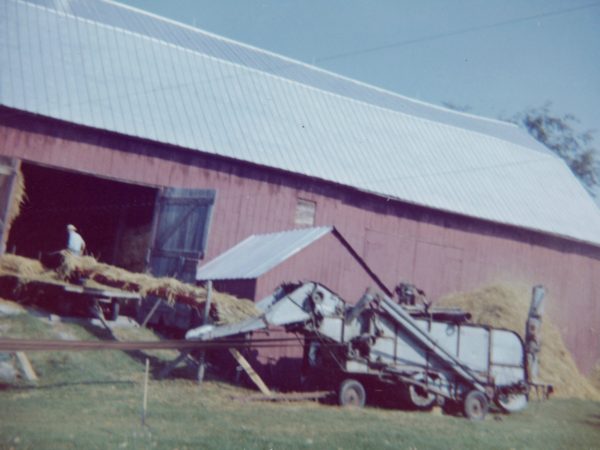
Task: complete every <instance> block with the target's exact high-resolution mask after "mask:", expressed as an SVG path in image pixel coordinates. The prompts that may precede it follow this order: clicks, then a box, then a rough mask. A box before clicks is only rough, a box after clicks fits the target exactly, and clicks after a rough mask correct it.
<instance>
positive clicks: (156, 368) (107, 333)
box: [79, 320, 168, 378]
mask: <svg viewBox="0 0 600 450" xmlns="http://www.w3.org/2000/svg"><path fill="white" fill-rule="evenodd" d="M79 324H80V325H81V326H82V327H83V328H84V329H85V330H86V331H87V332H88V333H90V334H91V335H93V336H95V337H96V338H98V339H99V340H101V341H118V339H117V338H116V337H115V335H114V334H113V333H112V331H111V330H107V329H106V328H100V327H99V326H97V325H94V324H93V323H92V322H91V321H86V320H82V321H81V322H79ZM122 352H123V353H125V354H126V355H128V356H129V357H130V358H131V359H133V360H134V361H136V362H138V363H140V364H146V359H148V361H149V363H150V374H151V375H152V377H153V378H158V376H159V374H160V373H161V371H162V369H163V367H164V366H165V365H166V364H167V363H168V362H165V361H164V360H163V359H161V358H158V357H156V356H152V355H148V354H147V353H144V352H143V351H141V350H122Z"/></svg>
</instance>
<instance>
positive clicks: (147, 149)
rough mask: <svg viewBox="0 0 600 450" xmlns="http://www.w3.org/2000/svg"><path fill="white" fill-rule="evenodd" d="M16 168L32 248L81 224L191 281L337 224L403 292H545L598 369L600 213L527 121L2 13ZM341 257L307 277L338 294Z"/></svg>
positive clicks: (163, 29) (178, 38) (239, 47)
mask: <svg viewBox="0 0 600 450" xmlns="http://www.w3.org/2000/svg"><path fill="white" fill-rule="evenodd" d="M0 155H1V156H0V158H1V159H0V162H2V171H1V172H0V174H1V175H0V176H2V184H1V185H0V193H1V194H2V195H1V196H0V217H1V218H5V217H6V214H5V211H6V210H7V203H8V202H7V198H8V193H9V191H10V188H11V186H12V185H13V184H14V183H13V180H14V173H15V167H17V166H19V165H20V167H21V170H22V172H23V174H24V177H25V182H26V186H27V193H28V197H29V200H28V202H27V203H26V204H25V205H24V207H23V208H22V212H21V215H20V216H19V218H18V219H17V221H16V222H15V224H14V226H13V227H12V231H11V232H10V235H8V233H7V230H6V228H3V229H4V233H3V234H4V242H5V244H6V246H7V247H8V249H9V250H10V249H14V250H15V251H16V252H17V253H20V254H24V255H31V256H35V255H37V254H38V252H40V251H45V250H55V249H56V248H58V247H59V246H60V245H61V242H62V240H63V237H64V236H63V234H64V226H65V225H66V224H67V223H74V224H76V225H77V226H78V228H79V229H80V230H81V232H82V234H83V235H84V237H85V238H86V240H87V242H88V248H89V249H90V250H91V251H92V253H94V254H95V255H96V256H98V257H99V258H100V259H101V260H104V261H107V262H112V263H116V264H119V265H122V266H124V267H128V268H132V269H143V268H144V266H145V265H146V264H147V263H149V264H150V266H151V268H152V270H154V271H155V272H157V273H163V274H164V273H168V274H176V275H177V276H179V277H181V278H183V279H187V280H193V279H194V278H195V273H196V269H197V267H198V265H199V264H200V267H202V266H203V265H204V264H206V263H208V262H209V261H211V260H212V259H214V258H215V257H217V256H218V255H220V254H221V253H222V252H224V251H225V250H227V249H229V248H231V247H232V246H234V245H235V244H237V243H238V242H240V241H242V240H244V239H246V238H247V237H248V236H250V235H253V234H262V233H271V232H280V231H285V230H290V229H294V228H299V227H306V226H333V227H335V229H336V230H337V232H338V233H339V234H340V236H342V237H343V239H344V240H345V241H346V242H347V243H348V245H349V247H350V248H351V249H352V251H354V252H355V253H356V255H357V256H358V257H359V258H360V260H362V261H363V262H364V264H365V266H366V267H368V268H369V270H372V272H373V273H374V274H376V276H377V278H378V279H380V280H381V282H382V283H383V284H384V285H385V286H387V288H388V289H392V288H393V286H394V285H395V284H396V283H397V282H398V281H400V280H409V281H411V282H413V283H415V284H417V285H418V286H420V287H422V288H423V289H424V290H425V291H426V292H427V293H428V294H429V296H430V297H432V298H436V297H437V296H439V295H441V294H444V293H448V292H451V291H456V290H464V289H472V288H475V287H478V286H481V285H484V284H486V283H490V282H494V281H498V280H508V281H514V282H517V281H518V282H526V283H532V284H533V283H543V284H544V285H546V287H547V288H548V291H549V297H548V299H549V307H548V308H547V311H548V314H549V315H550V316H551V317H552V318H553V320H554V321H555V322H556V323H557V324H558V325H559V327H560V329H561V330H562V333H563V336H564V338H565V340H566V343H567V346H568V348H569V349H570V350H571V351H572V352H573V354H574V356H575V358H576V361H577V363H578V364H579V366H580V368H581V369H582V370H584V371H589V370H590V369H591V367H592V366H593V365H594V363H595V362H596V361H597V360H598V359H599V358H600V342H599V336H600V334H599V330H598V323H600V306H599V303H600V302H599V301H598V295H599V294H598V292H600V289H599V287H600V286H599V283H600V281H598V280H600V211H599V209H598V207H597V206H596V204H595V203H594V202H593V200H592V199H591V197H590V196H589V195H588V193H587V192H586V191H585V190H584V189H583V188H582V186H581V185H580V184H579V182H578V181H577V180H576V179H575V178H574V176H573V175H572V174H571V173H570V171H569V169H568V167H567V166H566V165H565V164H564V162H563V161H561V160H560V159H558V158H557V157H556V156H554V155H553V154H551V153H550V152H549V151H548V150H547V149H545V148H544V147H543V146H541V145H540V144H539V143H537V142H536V141H534V140H532V139H531V138H530V137H529V136H528V135H527V134H526V133H524V132H523V131H521V130H519V129H518V128H517V127H516V126H514V125H512V124H508V123H503V122H499V121H496V120H490V119H485V118H481V117H475V116H471V115H468V114H463V113H459V112H455V111H449V110H446V109H443V108H439V107H436V106H433V105H427V104H424V103H421V102H418V101H414V100H411V99H408V98H405V97H402V96H399V95H397V94H395V93H392V92H388V91H384V90H381V89H378V88H376V87H373V86H369V85H365V84H363V83H360V82H357V81H354V80H351V79H347V78H344V77H341V76H338V75H335V74H332V73H329V72H326V71H323V70H321V69H318V68H316V67H312V66H309V65H306V64H303V63H300V62H297V61H293V60H290V59H287V58H285V57H282V56H278V55H274V54H272V53H269V52H266V51H262V50H260V49H257V48H254V47H250V46H247V45H244V44H241V43H237V42H233V41H231V40H228V39H225V38H222V37H219V36H215V35H213V34H209V33H206V32H204V31H202V30H198V29H194V28H191V27H188V26H185V25H182V24H178V23H174V22H172V21H169V20H166V19H162V18H160V17H156V16H154V15H149V14H146V13H144V12H141V11H138V10H135V9H132V8H129V7H125V6H121V5H119V4H116V3H114V2H108V1H91V0H89V1H88V0H74V1H69V2H51V1H46V0H18V1H17V0H2V1H1V2H0ZM3 223H4V221H3V222H2V224H3ZM336 255H337V254H336V252H321V253H320V254H319V256H318V257H314V258H307V259H306V260H305V259H299V260H298V262H297V264H298V266H297V267H298V273H300V272H302V271H303V268H302V267H301V265H302V264H309V263H308V262H306V261H310V264H315V263H318V264H319V265H320V267H321V273H322V274H323V279H324V281H325V282H326V284H327V282H328V281H329V284H330V288H332V289H333V290H337V291H342V290H344V288H345V287H347V286H348V284H347V283H349V281H344V280H357V279H360V276H359V275H358V273H359V271H364V267H359V266H353V265H348V266H347V268H345V269H344V270H342V271H340V270H338V268H337V266H338V265H339V263H340V260H339V258H337V257H336ZM337 256H339V255H337ZM353 267H354V268H353ZM286 271H287V272H286V273H293V272H294V268H293V267H287V268H286ZM355 271H356V272H355ZM329 274H331V276H330V275H329ZM286 276H287V275H286ZM281 281H286V280H281ZM365 283H366V282H365ZM358 284H360V283H357V285H356V290H357V291H358V290H359V288H360V292H356V298H358V297H359V296H360V294H361V293H362V288H364V287H366V286H358Z"/></svg>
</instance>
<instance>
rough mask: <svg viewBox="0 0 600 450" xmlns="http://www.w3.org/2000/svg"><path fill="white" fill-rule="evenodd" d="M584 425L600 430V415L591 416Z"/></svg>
mask: <svg viewBox="0 0 600 450" xmlns="http://www.w3.org/2000/svg"><path fill="white" fill-rule="evenodd" d="M583 423H585V424H586V425H589V426H591V427H594V428H600V413H598V414H591V415H590V416H588V418H587V419H586V420H584V421H583Z"/></svg>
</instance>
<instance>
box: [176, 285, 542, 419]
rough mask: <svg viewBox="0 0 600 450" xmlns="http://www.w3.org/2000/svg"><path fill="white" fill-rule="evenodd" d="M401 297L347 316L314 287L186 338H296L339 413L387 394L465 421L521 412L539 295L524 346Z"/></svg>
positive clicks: (535, 343)
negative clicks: (454, 411)
mask: <svg viewBox="0 0 600 450" xmlns="http://www.w3.org/2000/svg"><path fill="white" fill-rule="evenodd" d="M402 292H403V293H404V294H405V295H401V296H400V301H394V300H392V299H391V298H389V297H388V296H386V295H385V294H384V293H382V292H378V291H373V290H368V291H367V292H366V293H365V295H364V296H363V297H362V298H361V299H360V300H359V302H358V303H357V304H356V305H354V306H350V305H349V304H347V303H346V302H345V301H344V300H342V299H341V298H340V297H339V296H338V295H336V294H335V293H333V292H332V291H330V290H329V289H327V288H326V287H325V286H323V285H321V284H319V283H315V282H305V283H298V284H287V285H283V286H281V287H280V288H279V289H278V290H277V291H276V292H275V293H274V294H273V295H272V296H270V297H267V298H266V299H264V300H262V301H261V302H259V303H258V304H257V306H258V307H259V308H260V309H261V311H262V314H261V315H260V316H259V317H256V318H251V319H247V320H245V321H243V322H240V323H236V324H229V325H222V326H218V325H217V326H215V325H204V326H202V327H199V328H195V329H192V330H190V331H188V332H187V334H186V338H187V339H197V340H215V339H220V338H225V337H228V336H233V335H240V334H247V333H251V332H253V331H257V330H265V329H268V328H270V327H282V326H283V327H285V329H286V330H288V331H292V332H296V333H300V334H302V335H303V336H304V340H305V346H304V352H305V361H306V364H307V365H308V366H309V367H310V368H312V369H314V370H313V371H312V372H311V373H313V374H315V373H316V374H318V376H316V377H313V379H314V380H317V381H316V382H315V383H321V384H322V383H325V384H327V385H328V386H329V387H330V388H331V387H333V388H335V390H336V392H337V396H338V400H339V403H340V404H341V405H352V406H363V405H364V404H365V400H366V397H367V393H369V392H370V391H375V390H376V389H377V390H381V388H382V387H384V388H385V387H387V388H389V389H391V390H392V392H393V393H402V394H403V396H404V397H405V398H407V399H408V400H409V401H410V402H411V403H412V405H413V406H415V407H417V408H428V407H431V406H433V405H434V404H436V402H437V403H438V404H442V403H445V405H446V406H447V407H455V408H460V409H461V410H462V411H463V412H464V414H465V416H466V417H468V418H470V419H483V418H484V417H485V415H486V414H487V411H488V407H489V405H490V402H494V403H496V404H497V405H498V406H499V407H500V408H502V409H503V410H505V411H507V412H514V411H519V410H522V409H523V408H525V407H526V406H527V403H528V394H529V391H530V389H531V387H532V385H534V380H532V376H531V374H534V373H536V370H537V369H536V367H537V352H538V351H539V325H540V323H541V313H542V303H543V297H544V291H543V288H542V287H541V286H537V287H535V288H534V290H533V298H532V302H531V308H530V319H529V321H528V324H527V327H528V328H527V330H528V333H527V336H528V337H527V338H526V339H527V344H525V343H524V342H523V341H522V340H521V338H520V337H519V335H518V334H517V333H515V332H513V331H509V330H505V329H497V328H492V327H489V326H483V325H475V324H471V323H468V321H467V319H468V317H469V315H468V314H466V313H464V312H461V311H460V310H453V309H444V310H442V309H435V308H430V307H429V306H428V305H427V304H426V303H425V304H421V305H419V304H415V296H414V295H413V294H414V293H415V291H411V287H410V285H407V286H405V287H404V289H403V291H402ZM315 387H316V386H315ZM319 387H324V386H319Z"/></svg>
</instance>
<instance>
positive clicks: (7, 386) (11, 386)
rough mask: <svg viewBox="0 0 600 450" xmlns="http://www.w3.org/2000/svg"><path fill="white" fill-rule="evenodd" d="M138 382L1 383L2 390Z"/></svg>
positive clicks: (124, 384)
mask: <svg viewBox="0 0 600 450" xmlns="http://www.w3.org/2000/svg"><path fill="white" fill-rule="evenodd" d="M135 384H136V383H135V382H134V381H131V380H86V381H65V382H61V383H50V384H26V385H22V384H4V383H0V391H9V390H14V391H28V390H36V391H37V390H40V389H55V388H61V387H71V386H103V385H104V386H110V385H121V386H133V385H135Z"/></svg>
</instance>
